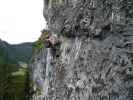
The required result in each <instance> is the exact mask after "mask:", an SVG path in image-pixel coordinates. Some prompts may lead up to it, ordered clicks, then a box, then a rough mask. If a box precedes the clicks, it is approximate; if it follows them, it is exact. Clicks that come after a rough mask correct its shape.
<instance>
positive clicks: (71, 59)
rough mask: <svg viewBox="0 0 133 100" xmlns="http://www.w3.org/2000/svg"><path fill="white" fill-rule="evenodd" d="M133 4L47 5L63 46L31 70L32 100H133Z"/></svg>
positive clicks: (62, 0) (72, 0) (91, 0)
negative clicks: (33, 88)
mask: <svg viewBox="0 0 133 100" xmlns="http://www.w3.org/2000/svg"><path fill="white" fill-rule="evenodd" d="M132 5H133V1H132V0H55V1H54V0H44V17H45V18H46V20H47V22H48V29H49V31H50V33H52V34H57V35H58V37H59V38H61V40H62V42H61V44H60V45H58V47H56V46H55V47H53V46H52V48H46V47H45V48H43V49H42V50H41V52H40V53H39V54H37V56H36V57H35V61H34V62H33V64H32V68H33V81H34V82H35V83H36V84H35V85H34V87H35V90H37V89H39V91H40V93H35V94H34V96H33V100H133V6H132Z"/></svg>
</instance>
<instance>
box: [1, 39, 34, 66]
mask: <svg viewBox="0 0 133 100" xmlns="http://www.w3.org/2000/svg"><path fill="white" fill-rule="evenodd" d="M0 51H1V52H0V58H1V59H2V58H3V57H5V56H8V60H9V61H10V62H11V63H13V64H16V65H18V64H19V62H24V63H28V62H29V60H30V58H31V55H32V43H22V44H17V45H11V44H8V43H7V42H5V41H2V40H0ZM3 52H4V54H5V55H4V54H3Z"/></svg>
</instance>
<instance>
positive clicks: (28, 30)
mask: <svg viewBox="0 0 133 100" xmlns="http://www.w3.org/2000/svg"><path fill="white" fill-rule="evenodd" d="M44 27H46V21H45V19H44V18H43V0H0V39H2V40H4V41H7V42H8V43H10V44H19V43H22V42H33V41H36V40H37V39H38V38H39V36H40V34H41V32H40V31H41V30H42V29H43V28H44Z"/></svg>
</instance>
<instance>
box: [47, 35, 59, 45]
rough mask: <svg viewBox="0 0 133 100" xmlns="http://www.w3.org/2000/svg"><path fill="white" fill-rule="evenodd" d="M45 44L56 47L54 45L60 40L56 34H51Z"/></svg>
mask: <svg viewBox="0 0 133 100" xmlns="http://www.w3.org/2000/svg"><path fill="white" fill-rule="evenodd" d="M46 41H47V42H50V43H51V45H56V44H59V43H60V42H61V41H60V39H59V38H58V36H57V35H56V34H52V35H51V36H49V37H48V38H47V39H46Z"/></svg>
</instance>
